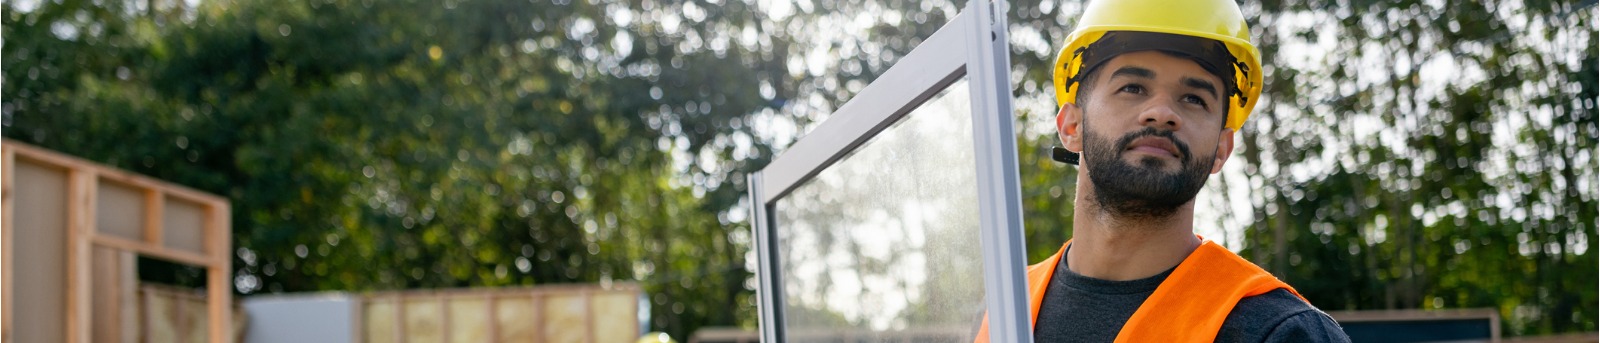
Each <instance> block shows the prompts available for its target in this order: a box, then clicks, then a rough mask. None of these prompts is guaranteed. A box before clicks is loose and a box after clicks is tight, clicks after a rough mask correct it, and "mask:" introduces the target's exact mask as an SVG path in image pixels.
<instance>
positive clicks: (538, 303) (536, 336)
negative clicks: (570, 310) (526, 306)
mask: <svg viewBox="0 0 1600 343" xmlns="http://www.w3.org/2000/svg"><path fill="white" fill-rule="evenodd" d="M528 294H529V295H531V296H533V317H534V318H537V319H535V320H534V321H533V322H534V323H535V324H534V325H533V341H534V342H544V341H545V340H546V339H545V334H544V324H543V323H541V322H543V321H547V320H549V318H545V313H544V298H541V297H540V296H539V292H537V291H534V290H533V289H532V288H529V289H528Z"/></svg>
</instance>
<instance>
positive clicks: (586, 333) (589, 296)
mask: <svg viewBox="0 0 1600 343" xmlns="http://www.w3.org/2000/svg"><path fill="white" fill-rule="evenodd" d="M581 296H582V297H583V326H584V330H583V340H584V341H585V342H589V343H596V342H595V337H594V336H595V335H594V329H595V327H594V293H593V292H589V291H588V290H584V291H583V293H582V295H581Z"/></svg>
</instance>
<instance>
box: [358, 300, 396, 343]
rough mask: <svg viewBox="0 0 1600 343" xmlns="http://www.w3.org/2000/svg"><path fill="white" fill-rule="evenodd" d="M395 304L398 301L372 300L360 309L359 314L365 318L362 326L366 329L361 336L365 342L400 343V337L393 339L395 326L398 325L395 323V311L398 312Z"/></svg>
mask: <svg viewBox="0 0 1600 343" xmlns="http://www.w3.org/2000/svg"><path fill="white" fill-rule="evenodd" d="M397 303H398V301H395V300H394V299H382V298H379V299H372V300H369V301H368V302H367V305H366V308H364V309H362V314H361V315H362V316H364V317H366V318H365V319H364V320H363V322H364V323H365V325H363V326H365V327H366V329H365V331H363V332H362V335H361V336H362V337H365V338H366V340H367V342H373V343H391V342H399V341H400V337H395V330H396V329H397V328H396V327H395V325H396V324H398V323H396V322H395V315H396V314H397V313H395V311H396V310H398V308H397V307H398V306H396V305H395V304H397Z"/></svg>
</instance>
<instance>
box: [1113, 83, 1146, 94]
mask: <svg viewBox="0 0 1600 343" xmlns="http://www.w3.org/2000/svg"><path fill="white" fill-rule="evenodd" d="M1117 91H1121V92H1124V93H1133V94H1144V86H1140V85H1127V86H1122V88H1119V89H1117Z"/></svg>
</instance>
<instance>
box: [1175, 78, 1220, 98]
mask: <svg viewBox="0 0 1600 343" xmlns="http://www.w3.org/2000/svg"><path fill="white" fill-rule="evenodd" d="M1183 85H1185V86H1189V87H1193V88H1199V89H1202V90H1205V91H1206V92H1209V93H1211V97H1213V98H1215V97H1217V86H1216V85H1212V84H1211V81H1206V80H1201V79H1196V78H1192V77H1185V78H1183Z"/></svg>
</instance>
